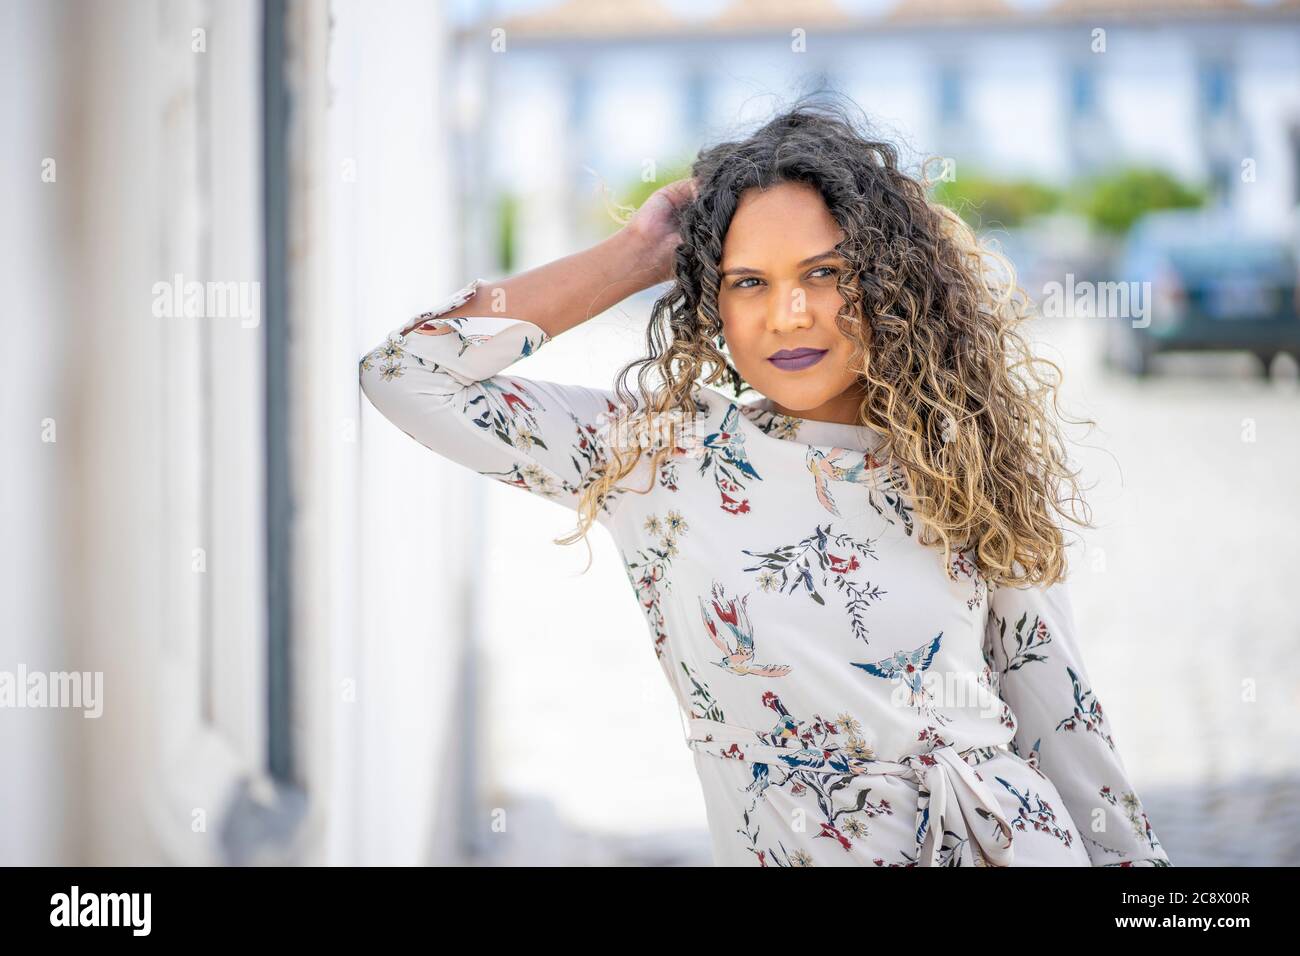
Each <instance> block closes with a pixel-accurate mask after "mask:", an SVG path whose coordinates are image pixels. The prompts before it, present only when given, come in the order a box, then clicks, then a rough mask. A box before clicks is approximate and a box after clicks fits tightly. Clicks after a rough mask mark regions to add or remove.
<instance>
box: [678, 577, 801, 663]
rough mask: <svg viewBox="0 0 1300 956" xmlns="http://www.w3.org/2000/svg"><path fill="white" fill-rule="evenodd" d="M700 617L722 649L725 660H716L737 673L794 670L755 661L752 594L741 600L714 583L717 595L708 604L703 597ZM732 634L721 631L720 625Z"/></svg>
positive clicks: (715, 642)
mask: <svg viewBox="0 0 1300 956" xmlns="http://www.w3.org/2000/svg"><path fill="white" fill-rule="evenodd" d="M700 616H701V617H702V618H703V619H704V626H705V628H706V629H707V630H708V632H709V638H710V640H712V641H713V643H714V644H715V645H717V648H718V650H720V651H722V660H720V661H714V663H715V664H717V665H718V666H719V667H721V668H723V669H724V670H729V671H731V673H733V674H740V675H742V676H743V675H745V674H757V675H758V676H760V677H784V676H785V675H786V674H788V673H790V666H789V665H788V664H758V663H755V661H754V625H753V623H752V622H751V621H750V618H749V595H748V594H746V595H744V596H743V597H742V598H740V599H739V600H737V599H736V598H728V597H727V596H726V588H725V587H724V586H723V585H722V584H719V583H718V582H716V581H715V582H714V584H713V597H712V599H711V600H710V602H709V603H708V604H705V603H704V598H700ZM719 624H721V625H722V628H723V629H724V630H725V631H726V632H727V634H728V635H730V637H729V639H728V638H727V637H724V636H723V635H722V633H721V632H720V630H719V628H718V625H719Z"/></svg>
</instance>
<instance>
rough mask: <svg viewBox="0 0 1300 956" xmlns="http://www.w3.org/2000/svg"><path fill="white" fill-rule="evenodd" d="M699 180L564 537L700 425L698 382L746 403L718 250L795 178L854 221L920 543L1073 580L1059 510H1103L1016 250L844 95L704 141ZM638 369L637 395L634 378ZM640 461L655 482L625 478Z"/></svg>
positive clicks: (856, 290)
mask: <svg viewBox="0 0 1300 956" xmlns="http://www.w3.org/2000/svg"><path fill="white" fill-rule="evenodd" d="M692 175H693V176H694V177H695V178H696V180H697V183H698V187H699V191H698V196H697V198H696V199H695V200H694V201H693V202H692V203H690V204H689V205H688V206H687V207H686V208H685V209H684V210H683V212H682V217H681V228H680V233H681V237H682V241H681V243H680V245H679V246H678V247H677V250H676V256H675V260H674V279H673V284H672V286H671V287H670V288H669V290H668V291H667V292H666V293H665V294H664V295H663V296H661V297H660V298H659V299H658V300H657V301H656V302H655V304H654V307H653V310H652V314H651V319H650V323H649V326H648V328H647V332H646V354H645V355H644V356H643V357H641V358H638V359H636V360H634V361H632V362H629V363H628V364H627V365H625V366H624V367H623V368H622V369H621V370H620V372H619V374H618V377H617V381H616V385H615V388H616V392H617V395H618V397H619V400H620V401H621V402H622V403H623V404H624V405H625V406H626V407H628V408H629V409H632V412H631V413H630V414H629V415H628V416H627V417H626V418H625V419H624V420H622V421H620V422H618V423H615V426H616V428H617V429H618V431H619V433H620V434H619V436H618V437H619V440H616V441H611V442H609V443H608V445H607V446H606V448H607V453H606V454H605V455H604V456H603V458H602V459H601V460H600V461H599V462H598V464H597V465H596V466H595V467H594V468H593V469H592V471H591V472H590V475H589V478H588V481H587V482H586V485H585V487H584V490H583V493H582V497H581V500H580V503H579V508H578V519H579V520H578V527H577V529H576V530H575V531H574V532H573V533H572V534H570V535H568V536H566V537H563V538H560V539H557V540H558V542H559V543H564V544H568V543H572V542H574V541H577V540H578V539H579V538H585V536H586V532H587V531H588V529H589V528H590V527H591V524H592V522H593V521H594V520H595V518H596V515H597V513H598V512H599V510H600V509H601V508H602V507H603V505H604V503H605V501H606V499H607V497H608V496H609V495H611V494H613V493H615V491H616V489H618V493H620V494H621V493H635V492H637V491H641V492H644V491H648V490H649V489H650V487H652V486H653V482H654V481H655V480H656V475H657V474H658V472H659V468H660V466H661V465H662V464H664V462H665V461H666V460H667V458H668V457H669V456H671V455H673V454H675V453H676V454H679V453H680V449H681V446H682V444H684V438H685V435H686V430H687V429H690V428H691V427H692V425H693V423H694V421H695V415H696V411H697V407H696V402H695V394H694V393H695V389H696V387H697V384H699V383H702V384H705V385H713V384H714V383H717V382H723V383H726V384H728V385H730V386H731V388H732V389H733V390H734V392H735V394H736V396H737V397H739V396H740V395H741V394H743V393H744V392H745V391H746V390H749V386H748V385H746V383H745V382H744V381H743V379H742V378H741V376H740V374H739V373H738V372H737V371H736V369H735V367H734V366H733V365H732V364H731V362H730V361H729V360H728V358H727V356H726V355H725V354H724V352H723V351H722V349H721V347H720V343H721V334H722V331H723V325H722V318H721V315H720V314H719V310H718V291H719V287H720V279H719V275H718V269H719V263H720V261H721V258H722V244H723V240H724V238H725V236H726V234H727V229H728V227H729V225H730V223H731V219H732V216H733V215H734V213H735V210H736V206H737V204H738V202H739V200H740V197H741V195H742V194H743V193H744V192H745V191H746V190H748V189H752V188H760V189H762V188H767V187H770V186H772V185H775V184H777V183H781V182H798V183H805V184H808V185H811V186H813V187H815V188H816V189H817V190H818V192H819V193H820V195H821V196H822V198H823V200H824V201H825V203H826V205H827V208H828V209H829V210H830V212H831V215H832V216H833V217H834V218H835V220H836V221H837V223H838V224H839V225H840V226H841V228H842V229H843V231H844V234H845V237H844V239H843V241H842V242H841V243H840V244H839V246H838V247H837V249H838V251H839V252H840V254H841V255H842V256H843V258H844V260H845V262H846V263H847V268H846V269H844V270H841V272H840V275H839V280H838V288H839V292H840V295H841V297H842V298H843V300H844V306H843V308H842V309H841V311H840V312H839V314H838V315H837V317H836V322H837V323H838V325H839V327H840V329H841V331H842V332H843V333H844V334H845V335H846V336H847V337H848V338H849V339H850V340H851V341H854V342H855V344H856V346H857V348H856V349H855V354H854V357H853V359H852V367H853V369H854V370H855V371H856V372H857V373H858V374H859V375H860V376H861V380H862V382H863V383H864V384H865V386H866V388H865V397H864V399H863V402H862V406H861V409H860V414H859V422H860V423H861V424H863V425H865V426H867V427H868V428H870V429H872V431H874V432H876V433H877V434H879V435H880V436H881V438H882V440H883V441H882V444H881V447H880V448H879V449H878V450H877V451H876V452H875V454H876V457H877V458H881V459H883V460H885V461H888V462H891V463H892V464H893V465H894V466H896V471H897V473H898V474H900V475H901V476H903V478H904V480H905V483H906V489H905V490H906V493H907V495H908V497H909V498H910V503H911V505H912V508H913V517H914V519H915V520H916V523H917V525H918V529H919V530H918V535H919V540H920V541H921V543H922V544H925V545H927V546H932V547H935V548H936V549H939V548H941V549H942V551H943V553H944V564H945V567H946V568H948V573H949V574H950V575H951V574H953V570H952V565H953V561H952V558H953V552H954V550H957V549H963V550H965V551H966V553H967V556H968V557H970V558H972V559H973V560H974V561H975V563H976V564H977V566H978V567H979V570H980V572H981V573H982V574H983V576H984V577H985V579H986V580H988V581H989V582H990V583H993V584H996V585H1004V586H1013V587H1014V586H1026V585H1033V584H1040V585H1047V584H1051V583H1054V582H1055V581H1058V580H1060V579H1062V578H1063V577H1064V575H1065V572H1066V557H1065V543H1064V540H1063V533H1062V526H1061V524H1060V523H1058V521H1057V517H1056V516H1058V515H1059V516H1061V517H1063V518H1066V519H1068V520H1070V521H1072V522H1074V523H1076V524H1079V525H1081V526H1088V527H1090V526H1091V518H1090V517H1088V516H1087V514H1088V507H1087V504H1086V502H1084V501H1083V499H1082V496H1081V489H1080V486H1079V483H1078V476H1079V471H1077V470H1072V469H1071V468H1070V465H1069V456H1068V454H1067V451H1066V448H1065V442H1064V439H1063V436H1062V433H1061V429H1060V426H1059V424H1058V420H1057V419H1058V416H1061V411H1060V407H1059V391H1058V390H1059V386H1060V382H1061V368H1060V366H1058V365H1057V364H1056V363H1055V362H1052V361H1051V360H1049V359H1045V358H1040V357H1038V356H1036V355H1035V354H1034V352H1033V350H1032V348H1031V346H1030V344H1029V343H1028V341H1027V340H1026V338H1025V337H1024V335H1023V334H1022V333H1021V331H1020V329H1019V327H1020V325H1021V323H1022V322H1023V321H1024V320H1025V319H1026V318H1028V317H1029V316H1030V314H1031V312H1032V308H1033V306H1032V302H1031V300H1030V299H1029V296H1028V295H1027V294H1026V293H1025V291H1024V290H1023V289H1022V288H1021V287H1020V286H1019V285H1018V284H1017V282H1016V276H1015V270H1014V267H1013V266H1012V264H1011V263H1010V262H1009V261H1008V260H1007V258H1006V257H1005V256H1004V255H1002V254H1001V253H1000V252H998V251H996V250H995V249H993V248H991V247H988V246H986V245H984V244H982V243H981V242H980V240H979V239H978V237H977V236H976V235H975V233H974V232H973V230H972V229H971V228H970V227H969V226H968V225H967V224H966V223H965V222H964V221H963V220H962V219H961V217H960V216H958V215H957V214H956V213H954V212H953V211H952V210H950V209H948V208H947V207H945V206H943V205H940V204H938V203H936V202H934V201H932V200H931V199H930V198H929V196H928V195H927V194H928V191H929V188H930V186H931V185H932V181H930V180H928V179H925V178H924V176H922V177H921V178H919V179H918V178H913V177H912V176H909V175H908V174H906V173H905V172H903V171H902V170H900V169H899V165H898V154H897V149H896V148H895V147H894V146H893V145H892V144H890V143H889V142H886V141H882V140H877V139H873V138H871V137H870V136H869V135H867V134H864V133H862V132H859V130H858V128H857V127H856V126H855V123H854V121H853V120H852V119H851V118H850V116H849V115H848V113H847V111H845V110H843V109H840V108H838V107H836V106H833V105H827V104H824V103H815V102H814V103H800V104H797V105H796V106H794V107H792V108H790V109H788V110H786V111H784V112H782V113H781V114H780V115H778V116H777V117H776V118H774V119H772V120H771V121H769V122H768V123H766V124H765V125H763V126H762V127H761V128H760V129H758V130H757V131H756V132H754V133H752V134H751V135H749V136H747V137H745V138H743V139H740V140H737V141H732V142H724V143H720V144H718V145H714V146H712V147H709V148H707V149H705V150H704V151H702V152H701V153H700V155H699V157H698V159H697V160H696V162H695V163H694V165H693V167H692ZM863 319H865V321H863ZM633 370H637V394H633V392H632V391H631V390H630V389H629V388H628V386H627V378H628V376H629V375H630V374H631V373H632V371H633ZM1061 417H1064V416H1061ZM1068 420H1070V421H1073V422H1079V421H1085V422H1089V423H1092V424H1095V423H1094V422H1092V420H1091V419H1068ZM646 456H648V458H649V462H650V468H649V475H650V484H649V485H647V487H646V488H644V489H623V488H622V487H621V486H620V485H619V482H620V481H622V480H623V479H625V478H627V477H628V476H629V475H630V474H631V472H632V471H633V470H634V469H635V468H636V467H637V465H638V463H639V462H640V461H641V460H642V458H643V457H646ZM1067 504H1069V505H1070V506H1071V507H1069V508H1068V509H1067V508H1066V507H1065V506H1066V505H1067ZM1075 504H1081V505H1082V506H1083V508H1084V513H1085V517H1083V518H1080V517H1078V514H1077V509H1076V508H1075V507H1074V505H1075Z"/></svg>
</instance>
